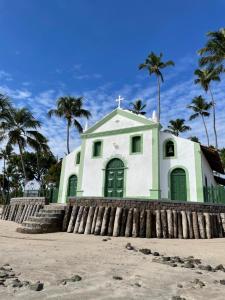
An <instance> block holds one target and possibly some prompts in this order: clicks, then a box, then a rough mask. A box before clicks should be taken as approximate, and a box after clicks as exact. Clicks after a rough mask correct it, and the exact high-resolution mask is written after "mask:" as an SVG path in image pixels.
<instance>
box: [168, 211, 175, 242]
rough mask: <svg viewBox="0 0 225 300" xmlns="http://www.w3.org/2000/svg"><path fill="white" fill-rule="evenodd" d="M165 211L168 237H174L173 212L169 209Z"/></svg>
mask: <svg viewBox="0 0 225 300" xmlns="http://www.w3.org/2000/svg"><path fill="white" fill-rule="evenodd" d="M166 213H167V224H168V236H169V238H170V239H172V238H173V237H174V229H173V213H172V210H171V209H168V210H167V211H166Z"/></svg>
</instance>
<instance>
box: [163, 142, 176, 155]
mask: <svg viewBox="0 0 225 300" xmlns="http://www.w3.org/2000/svg"><path fill="white" fill-rule="evenodd" d="M173 156H175V147H174V142H173V141H168V142H166V144H165V157H173Z"/></svg>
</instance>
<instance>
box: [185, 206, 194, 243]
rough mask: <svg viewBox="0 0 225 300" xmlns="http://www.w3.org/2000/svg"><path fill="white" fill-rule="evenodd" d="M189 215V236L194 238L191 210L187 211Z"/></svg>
mask: <svg viewBox="0 0 225 300" xmlns="http://www.w3.org/2000/svg"><path fill="white" fill-rule="evenodd" d="M186 215H187V223H188V232H189V238H190V239H193V238H194V232H193V222H192V214H191V212H190V211H186Z"/></svg>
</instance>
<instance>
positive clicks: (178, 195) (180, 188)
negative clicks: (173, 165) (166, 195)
mask: <svg viewBox="0 0 225 300" xmlns="http://www.w3.org/2000/svg"><path fill="white" fill-rule="evenodd" d="M170 176H171V178H170V185H171V187H170V189H171V190H170V191H171V200H178V201H187V184H186V173H185V171H184V170H183V169H181V168H177V169H174V170H173V171H172V173H171V175H170Z"/></svg>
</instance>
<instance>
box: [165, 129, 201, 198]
mask: <svg viewBox="0 0 225 300" xmlns="http://www.w3.org/2000/svg"><path fill="white" fill-rule="evenodd" d="M170 138H171V139H173V140H174V141H175V142H176V148H177V156H176V158H164V157H163V156H164V155H163V143H164V141H166V140H167V139H170ZM175 167H184V168H186V169H187V170H188V177H189V186H190V201H197V191H196V176H195V152H194V142H192V141H190V140H187V139H183V138H180V137H176V136H174V135H172V134H170V133H166V132H160V184H161V197H162V198H165V199H168V195H169V183H168V177H169V172H170V170H171V169H173V168H175ZM188 200H189V199H188Z"/></svg>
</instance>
